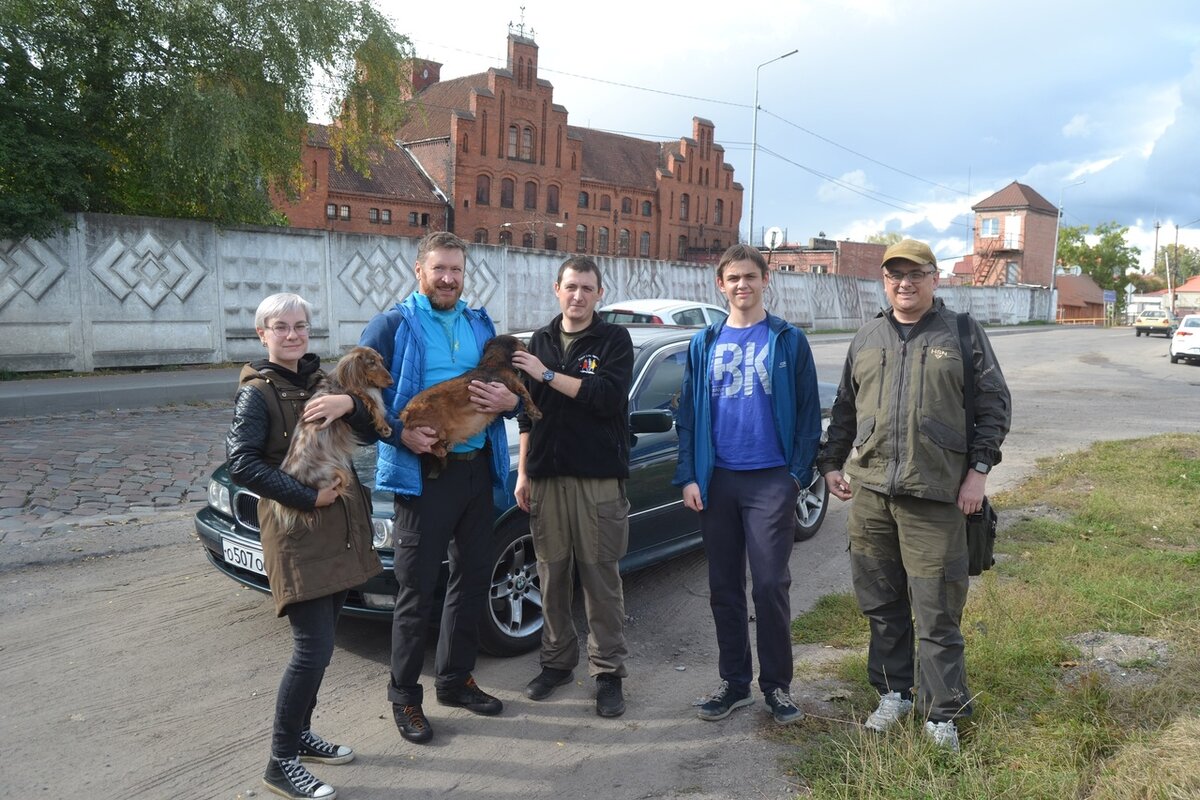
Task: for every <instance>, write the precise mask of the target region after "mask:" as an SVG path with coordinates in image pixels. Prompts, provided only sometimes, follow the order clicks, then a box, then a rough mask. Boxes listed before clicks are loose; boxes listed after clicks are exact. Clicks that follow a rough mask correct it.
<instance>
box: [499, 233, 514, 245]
mask: <svg viewBox="0 0 1200 800" xmlns="http://www.w3.org/2000/svg"><path fill="white" fill-rule="evenodd" d="M499 238H500V244H502V245H504V246H506V247H512V231H500V237H499Z"/></svg>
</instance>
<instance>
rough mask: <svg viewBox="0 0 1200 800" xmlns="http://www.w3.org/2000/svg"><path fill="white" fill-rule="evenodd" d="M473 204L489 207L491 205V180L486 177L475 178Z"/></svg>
mask: <svg viewBox="0 0 1200 800" xmlns="http://www.w3.org/2000/svg"><path fill="white" fill-rule="evenodd" d="M475 204H476V205H480V206H490V205H491V204H492V179H491V177H490V176H488V175H479V176H477V177H476V178H475Z"/></svg>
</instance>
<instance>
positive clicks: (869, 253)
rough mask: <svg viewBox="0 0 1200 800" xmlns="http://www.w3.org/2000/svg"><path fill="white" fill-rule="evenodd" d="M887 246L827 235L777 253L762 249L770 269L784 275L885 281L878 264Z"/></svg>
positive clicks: (783, 247) (788, 245)
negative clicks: (824, 275) (800, 274)
mask: <svg viewBox="0 0 1200 800" xmlns="http://www.w3.org/2000/svg"><path fill="white" fill-rule="evenodd" d="M885 250H887V245H882V244H870V243H868V242H849V241H843V242H839V241H835V240H833V239H826V238H824V236H821V237H819V238H812V239H809V240H808V244H807V245H800V244H785V245H783V246H782V247H777V248H775V249H774V250H766V249H763V251H762V254H763V257H764V258H766V259H767V264H768V265H769V266H770V267H771V269H778V270H781V271H783V272H812V273H816V274H827V275H850V276H852V277H856V278H870V279H872V280H882V275H881V274H880V272H879V264H880V262H881V261H883V253H884V251H885Z"/></svg>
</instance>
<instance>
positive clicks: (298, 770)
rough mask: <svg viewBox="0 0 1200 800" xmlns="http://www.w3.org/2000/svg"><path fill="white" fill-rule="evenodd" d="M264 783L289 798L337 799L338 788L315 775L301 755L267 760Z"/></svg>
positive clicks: (309, 799)
mask: <svg viewBox="0 0 1200 800" xmlns="http://www.w3.org/2000/svg"><path fill="white" fill-rule="evenodd" d="M263 785H264V786H266V787H267V788H268V789H270V790H271V791H272V792H274V793H275V794H277V795H279V796H280V797H286V798H288V800H336V798H337V790H336V789H334V788H333V787H332V786H330V785H329V784H328V783H325V782H324V781H322V780H321V779H320V778H318V777H317V776H316V775H313V774H312V773H311V772H309V771H308V770H307V769H305V768H304V765H303V764H301V763H300V759H299V757H296V758H288V759H279V758H272V759H271V760H270V761H269V762H267V771H266V772H265V773H264V774H263Z"/></svg>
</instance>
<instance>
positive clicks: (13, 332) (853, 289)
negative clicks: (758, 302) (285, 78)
mask: <svg viewBox="0 0 1200 800" xmlns="http://www.w3.org/2000/svg"><path fill="white" fill-rule="evenodd" d="M416 251H417V240H415V239H407V238H399V237H391V236H371V235H366V234H342V233H336V232H329V231H313V230H298V229H290V228H259V227H235V228H222V227H218V226H216V225H213V224H210V223H205V222H195V221H191V220H173V219H156V218H148V217H119V216H110V215H104V214H79V215H76V217H75V224H74V227H73V228H72V229H70V230H68V231H66V232H64V233H62V234H60V235H58V236H56V237H54V238H52V239H48V240H44V241H37V240H32V239H25V240H22V241H20V242H0V368H3V369H7V370H11V371H16V372H20V371H39V370H76V371H90V370H94V369H99V368H106V367H129V366H153V365H169V364H201V363H219V362H224V361H234V362H237V361H245V360H248V359H251V358H255V357H257V356H258V355H260V354H261V352H262V350H261V345H260V344H259V342H258V339H257V337H256V336H255V333H254V310H255V308H257V306H258V303H259V301H260V300H262V298H264V297H266V296H267V295H269V294H272V293H274V292H282V291H291V292H296V293H297V294H300V295H302V296H303V297H305V298H306V299H307V300H308V301H309V302H311V303H312V304H313V307H314V318H313V333H312V337H311V338H312V342H313V344H312V348H313V350H314V351H316V352H320V353H325V354H331V353H335V352H339V351H342V350H344V349H346V348H348V347H351V346H353V345H354V344H355V343H357V341H358V336H359V333H360V332H361V331H362V329H363V326H364V325H365V324H366V323H367V321H368V320H369V319H370V318H371V317H372V316H374V315H375V314H376V313H378V312H380V311H382V310H384V309H386V308H388V307H390V306H391V305H392V304H393V303H395V302H396V301H397V300H400V299H403V298H404V297H406V296H407V295H408V294H410V293H411V292H412V291H413V290H415V289H416V285H417V283H416V277H415V274H414V262H415V259H416ZM565 257H566V254H565V253H560V252H547V251H541V250H524V249H520V248H510V247H501V246H498V245H471V248H470V251H469V254H468V259H467V260H468V265H467V277H466V287H465V292H464V295H463V296H464V298H465V299H466V300H467V302H469V303H470V304H471V305H483V306H486V307H487V309H488V312H489V313H490V314H491V316H492V318H493V319H494V320H495V321H496V326H497V328H498V329H500V330H527V329H530V328H534V327H537V326H539V325H542V324H544V323H545V321H546V320H548V319H550V318H551V317H552V316H554V315H555V314H557V313H558V304H557V302H556V300H555V298H554V295H553V293H552V291H551V288H552V285H553V283H554V278H555V276H556V275H557V274H558V266H559V264H561V263H562V260H563V258H565ZM597 262H598V263H599V265H600V268H601V270H602V272H603V275H604V286H605V294H604V300H605V302H616V301H620V300H628V299H633V298H651V297H673V298H680V299H685V300H699V301H704V302H709V303H715V304H718V305H723V303H722V298H721V295H720V294H719V293H718V291H717V289H716V285H715V279H714V278H715V276H714V273H713V268H712V267H708V266H704V267H701V266H697V265H694V264H680V263H671V262H665V261H651V260H649V259H631V258H611V257H600V258H598V259H597ZM938 294H939V296H941V297H943V298H944V299H945V300H946V303H947V304H948V305H950V306H951V307H953V308H957V309H962V310H969V311H970V312H971V313H972V314H973V315H975V316H976V317H977V318H979V319H980V320H982V321H984V322H989V323H993V324H1016V323H1020V322H1025V321H1028V320H1033V319H1046V318H1047V317H1048V312H1049V308H1050V293H1049V291H1048V290H1045V289H1031V288H1022V287H999V288H986V289H984V288H979V289H977V288H965V287H944V288H941V289H939V290H938ZM885 303H886V301H885V299H884V294H883V284H882V283H881V282H880V281H872V280H865V279H860V278H847V277H842V276H836V275H809V274H797V273H773V274H772V275H771V281H770V286H769V288H768V292H767V304H768V307H769V308H770V310H771V311H772V312H773V313H775V314H778V315H779V316H782V317H784V318H786V319H789V320H791V321H792V322H794V323H796V324H798V325H801V326H803V327H805V328H806V329H809V330H818V331H819V330H833V329H851V330H852V329H855V328H857V327H858V326H859V325H861V324H862V323H863V322H865V321H866V320H868V319H870V318H871V317H872V316H874V315H875V314H876V313H878V311H879V309H880V308H882V307H883V306H884V305H885Z"/></svg>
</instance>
